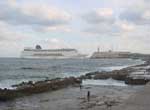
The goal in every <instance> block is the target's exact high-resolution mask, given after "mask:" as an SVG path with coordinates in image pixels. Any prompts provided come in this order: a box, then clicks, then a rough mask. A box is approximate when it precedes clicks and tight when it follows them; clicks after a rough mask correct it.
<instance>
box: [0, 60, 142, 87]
mask: <svg viewBox="0 0 150 110" xmlns="http://www.w3.org/2000/svg"><path fill="white" fill-rule="evenodd" d="M142 63H144V61H142V60H139V59H136V60H135V59H21V58H0V88H9V89H13V87H12V85H15V84H19V83H21V82H23V81H24V82H28V81H40V80H45V79H53V78H58V77H59V78H64V77H70V76H74V77H78V76H80V75H84V74H86V73H89V72H94V71H112V70H119V69H122V68H125V67H128V66H133V65H137V64H142ZM83 82H84V84H98V83H99V84H106V85H107V83H108V84H112V82H114V83H113V84H116V82H115V81H113V80H112V79H109V80H106V81H105V83H104V82H103V81H94V80H93V81H92V80H86V81H83ZM117 84H118V83H117ZM119 84H120V83H119Z"/></svg>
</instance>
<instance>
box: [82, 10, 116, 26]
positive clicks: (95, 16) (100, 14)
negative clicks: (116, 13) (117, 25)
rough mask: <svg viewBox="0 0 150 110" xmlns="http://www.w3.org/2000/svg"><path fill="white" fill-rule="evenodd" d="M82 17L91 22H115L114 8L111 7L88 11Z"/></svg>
mask: <svg viewBox="0 0 150 110" xmlns="http://www.w3.org/2000/svg"><path fill="white" fill-rule="evenodd" d="M82 19H83V20H85V21H86V22H87V23H89V24H101V23H108V24H113V23H114V20H115V19H114V18H113V10H112V9H110V8H99V9H95V10H93V11H91V12H88V13H86V14H84V15H83V16H82Z"/></svg>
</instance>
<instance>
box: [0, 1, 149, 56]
mask: <svg viewBox="0 0 150 110" xmlns="http://www.w3.org/2000/svg"><path fill="white" fill-rule="evenodd" d="M36 44H39V45H41V46H42V48H45V49H48V48H52V49H55V48H75V49H78V50H79V51H80V52H81V53H85V54H92V52H94V51H96V49H97V48H98V47H99V48H100V50H101V51H108V50H114V51H130V52H138V53H147V54H150V0H0V57H19V56H20V52H21V51H22V50H23V49H24V47H33V48H34V47H35V45H36Z"/></svg>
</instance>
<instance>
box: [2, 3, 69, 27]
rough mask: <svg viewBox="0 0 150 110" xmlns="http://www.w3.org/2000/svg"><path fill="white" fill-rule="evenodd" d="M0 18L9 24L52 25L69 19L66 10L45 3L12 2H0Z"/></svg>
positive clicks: (67, 21) (64, 22) (64, 23)
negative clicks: (22, 3)
mask: <svg viewBox="0 0 150 110" xmlns="http://www.w3.org/2000/svg"><path fill="white" fill-rule="evenodd" d="M0 7H1V11H0V20H1V21H4V22H6V23H8V24H11V25H27V26H31V27H50V26H51V27H52V26H59V25H66V24H68V23H69V21H70V20H71V16H70V14H68V13H67V12H65V11H63V10H60V9H57V8H53V7H50V6H48V5H46V4H37V3H35V4H28V3H26V4H24V5H21V4H14V3H13V4H12V3H8V2H0Z"/></svg>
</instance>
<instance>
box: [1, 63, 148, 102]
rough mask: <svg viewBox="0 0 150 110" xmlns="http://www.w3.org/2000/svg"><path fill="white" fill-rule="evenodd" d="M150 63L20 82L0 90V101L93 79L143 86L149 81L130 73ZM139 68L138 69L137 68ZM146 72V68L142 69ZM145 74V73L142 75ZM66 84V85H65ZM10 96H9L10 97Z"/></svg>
mask: <svg viewBox="0 0 150 110" xmlns="http://www.w3.org/2000/svg"><path fill="white" fill-rule="evenodd" d="M149 64H150V63H149V62H148V61H145V63H144V64H140V65H134V66H130V67H126V68H123V69H120V70H113V71H101V72H99V71H98V72H90V73H87V74H85V75H81V76H79V77H68V78H56V79H52V80H49V79H47V80H44V81H37V82H32V81H29V82H22V83H20V84H17V85H13V87H15V89H6V88H5V89H0V101H5V100H6V101H7V100H11V99H15V98H17V97H23V96H28V95H32V94H37V93H43V92H47V91H55V90H58V89H62V88H66V87H68V86H74V85H77V86H79V85H81V84H82V80H86V79H94V80H100V79H103V80H106V79H109V78H112V79H114V80H119V81H124V82H125V84H128V85H145V84H146V83H147V82H149V80H150V79H145V77H144V78H135V77H129V76H130V74H131V73H133V72H137V71H139V70H140V69H141V68H144V67H146V66H148V65H149ZM138 67H140V69H139V68H138ZM144 70H145V71H146V68H144ZM144 74H145V73H144ZM65 82H67V83H65ZM10 94H11V95H10Z"/></svg>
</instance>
